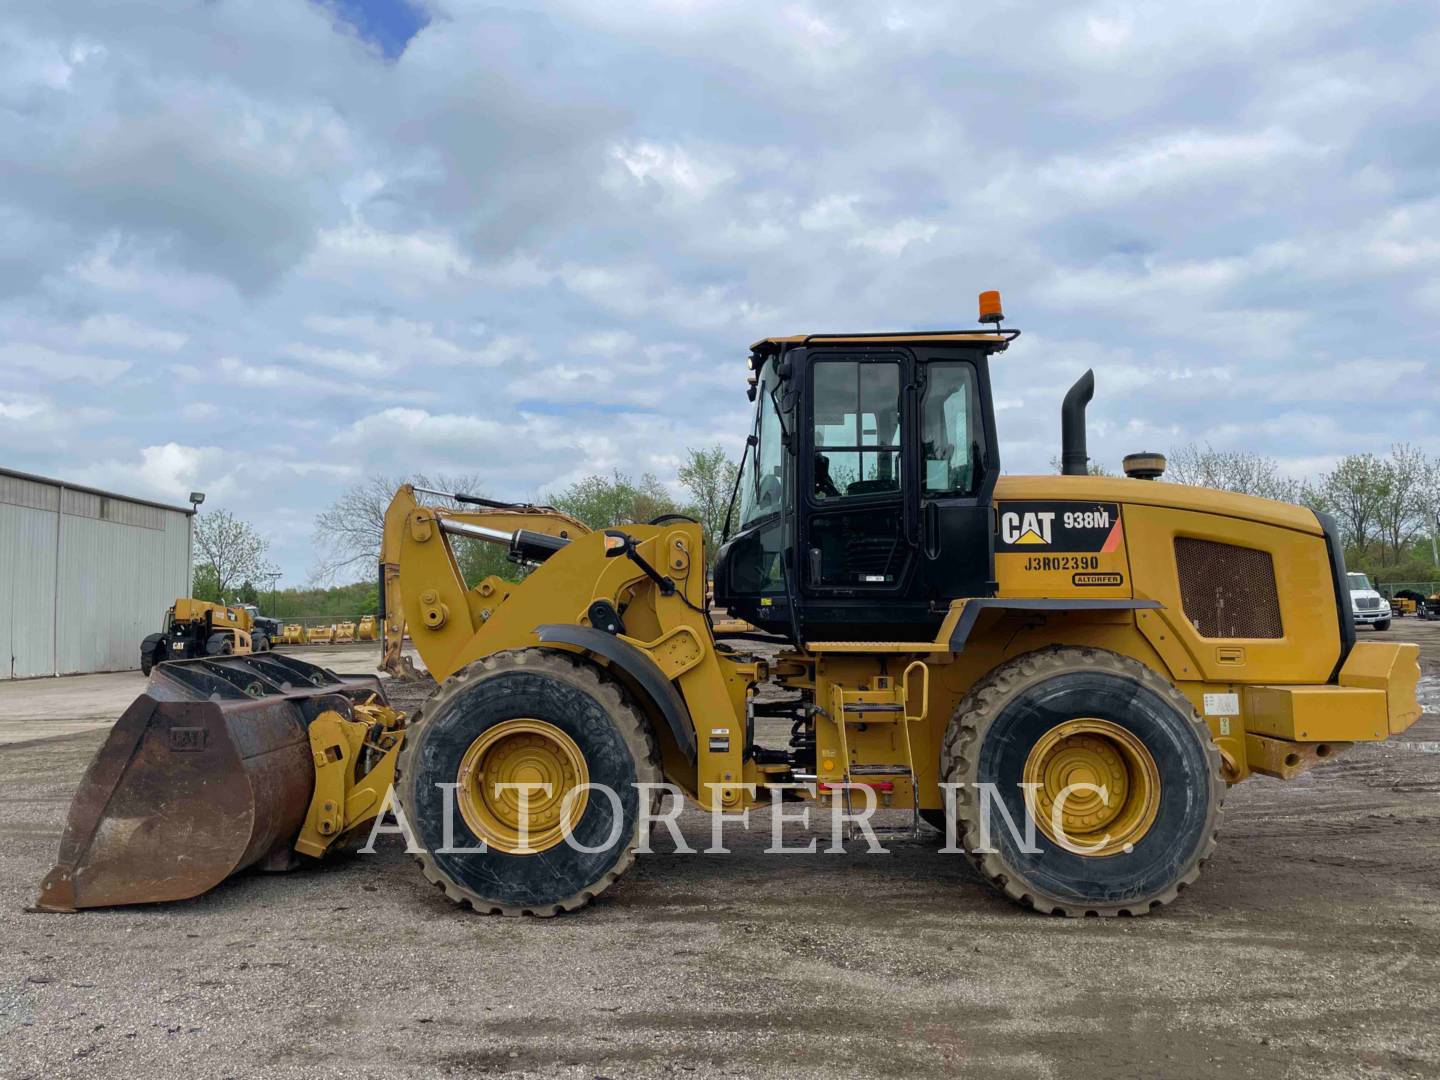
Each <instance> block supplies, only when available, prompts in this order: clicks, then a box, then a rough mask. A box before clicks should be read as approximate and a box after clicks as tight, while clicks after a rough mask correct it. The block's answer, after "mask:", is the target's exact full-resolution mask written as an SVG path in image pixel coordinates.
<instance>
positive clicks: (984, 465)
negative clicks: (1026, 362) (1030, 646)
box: [915, 351, 1000, 606]
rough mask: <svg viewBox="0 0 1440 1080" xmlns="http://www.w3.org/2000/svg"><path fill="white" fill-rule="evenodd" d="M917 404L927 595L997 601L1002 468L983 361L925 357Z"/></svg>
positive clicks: (951, 355)
mask: <svg viewBox="0 0 1440 1080" xmlns="http://www.w3.org/2000/svg"><path fill="white" fill-rule="evenodd" d="M916 399H917V401H918V409H917V412H918V415H917V417H916V434H917V438H916V439H915V446H916V451H917V454H916V459H917V460H916V462H915V471H916V473H917V476H918V484H917V487H918V488H919V496H920V498H919V503H920V577H921V579H922V581H923V590H924V592H925V594H926V596H927V598H928V599H929V600H930V601H931V603H932V606H941V605H947V604H948V603H949V601H951V600H954V599H957V598H960V597H970V596H993V595H994V593H995V589H996V584H995V581H994V576H995V571H994V565H995V555H994V544H995V535H994V529H993V527H992V516H993V515H992V509H991V499H992V496H993V495H994V491H995V481H996V479H997V478H998V477H999V473H1000V462H999V459H998V456H997V455H996V453H995V451H994V449H993V448H994V446H995V425H994V416H993V412H992V409H991V407H990V382H989V372H988V367H987V365H986V364H985V362H984V359H983V357H967V356H966V355H965V354H964V353H963V352H956V351H931V352H924V351H922V352H921V354H920V356H919V363H918V364H917V367H916Z"/></svg>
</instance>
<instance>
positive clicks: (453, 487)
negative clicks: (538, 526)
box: [311, 473, 523, 588]
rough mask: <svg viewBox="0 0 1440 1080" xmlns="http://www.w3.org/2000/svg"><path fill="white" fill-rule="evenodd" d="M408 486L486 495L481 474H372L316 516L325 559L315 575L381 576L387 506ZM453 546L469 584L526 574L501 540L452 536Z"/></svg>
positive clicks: (448, 504) (437, 498)
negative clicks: (377, 570)
mask: <svg viewBox="0 0 1440 1080" xmlns="http://www.w3.org/2000/svg"><path fill="white" fill-rule="evenodd" d="M402 484H412V485H414V486H415V487H417V488H430V489H432V490H435V491H449V492H454V493H456V494H459V495H483V494H484V488H483V487H482V485H481V483H480V478H479V477H478V476H473V475H471V476H463V475H462V476H445V475H437V476H435V477H433V478H432V477H429V476H426V475H425V474H424V473H416V474H415V475H414V476H409V477H403V476H367V477H366V478H365V479H363V480H361V481H360V482H359V483H358V484H355V485H353V486H352V487H349V488H347V489H346V490H345V491H343V492H342V493H341V494H340V497H339V498H337V499H336V500H335V501H334V502H333V503H331V504H330V506H329V507H327V508H326V509H325V510H322V511H321V512H320V513H319V514H317V515H316V516H315V532H314V541H315V547H316V550H317V551H318V552H319V553H320V558H319V562H318V563H317V565H316V566H315V568H314V570H313V571H312V573H311V577H312V579H313V580H314V581H316V582H319V583H328V582H331V581H333V580H334V579H335V578H337V577H340V578H344V577H351V576H354V577H361V576H362V575H363V576H368V577H374V576H375V566H376V564H377V563H378V562H379V560H380V541H381V539H382V538H383V536H384V532H385V510H386V508H387V507H388V506H389V505H390V499H391V498H392V497H393V496H394V494H395V492H396V490H397V489H398V488H399V487H400V485H402ZM422 499H423V500H424V501H425V502H426V503H427V504H428V505H431V506H440V507H445V508H447V509H450V510H462V509H473V507H466V506H464V505H463V504H461V503H458V502H456V501H455V500H454V499H447V498H445V497H444V496H441V495H424V496H422ZM451 548H452V550H454V552H455V561H456V562H458V563H459V564H460V570H461V573H462V574H463V575H464V577H465V581H466V583H467V584H470V585H474V584H475V583H476V582H478V581H480V580H481V579H482V578H485V577H488V576H489V575H491V574H497V575H499V576H500V577H505V578H509V579H510V580H512V581H514V580H518V579H519V578H520V577H521V576H522V574H523V571H522V568H520V567H518V566H516V565H515V564H514V563H512V562H510V561H509V560H508V559H507V558H506V557H505V550H504V548H502V547H501V546H500V545H498V544H491V543H487V542H485V541H484V540H466V539H464V538H462V537H452V538H451ZM362 580H363V577H362ZM377 588H378V586H377Z"/></svg>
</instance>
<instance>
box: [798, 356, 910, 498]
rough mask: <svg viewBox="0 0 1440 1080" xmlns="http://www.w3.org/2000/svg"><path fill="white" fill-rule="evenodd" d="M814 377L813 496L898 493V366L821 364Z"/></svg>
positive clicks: (852, 362)
mask: <svg viewBox="0 0 1440 1080" xmlns="http://www.w3.org/2000/svg"><path fill="white" fill-rule="evenodd" d="M812 371H813V373H814V375H813V377H814V390H813V402H814V415H815V432H814V434H815V461H814V469H813V473H814V477H815V482H814V491H813V494H814V497H815V498H816V499H818V500H822V501H824V500H831V499H843V498H847V497H851V496H856V495H875V494H885V493H887V492H898V491H899V490H900V366H899V364H896V363H893V362H888V361H885V362H863V363H862V362H858V361H853V360H826V361H822V362H820V363H817V364H816V365H815V366H814V367H813V368H812Z"/></svg>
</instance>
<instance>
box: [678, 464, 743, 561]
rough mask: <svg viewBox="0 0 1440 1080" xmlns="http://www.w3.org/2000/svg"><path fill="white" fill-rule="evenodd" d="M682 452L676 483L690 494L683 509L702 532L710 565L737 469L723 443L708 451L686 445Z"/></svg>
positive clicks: (723, 524)
mask: <svg viewBox="0 0 1440 1080" xmlns="http://www.w3.org/2000/svg"><path fill="white" fill-rule="evenodd" d="M685 455H686V461H685V464H684V465H681V466H680V483H682V484H684V485H685V490H686V491H688V492H689V493H690V505H689V506H688V507H687V508H686V509H687V510H689V511H690V512H691V513H692V514H693V516H694V517H695V518H697V519H698V520H699V522H700V527H701V529H702V530H703V531H704V534H705V557H706V561H707V563H710V564H712V565H713V563H714V559H715V549H716V548H717V547H718V546H719V544H720V533H721V532H722V531H723V530H724V528H725V512H726V511H727V510H728V509H729V508H730V495H731V492H733V491H734V490H735V476H736V473H737V472H738V471H739V468H738V466H737V465H736V464H735V462H733V461H731V460H730V455H729V454H727V453H726V452H725V448H724V447H723V446H712V447H711V448H710V449H708V450H704V449H699V450H697V449H696V448H694V447H690V448H689V449H687V450H686V451H685Z"/></svg>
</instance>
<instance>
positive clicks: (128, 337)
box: [77, 313, 189, 352]
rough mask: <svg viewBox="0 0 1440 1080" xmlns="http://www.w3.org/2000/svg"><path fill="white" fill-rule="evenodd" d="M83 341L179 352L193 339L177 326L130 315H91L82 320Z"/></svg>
mask: <svg viewBox="0 0 1440 1080" xmlns="http://www.w3.org/2000/svg"><path fill="white" fill-rule="evenodd" d="M77 337H78V340H79V341H80V344H82V345H115V346H119V347H121V348H126V349H137V350H142V349H143V350H158V351H160V352H175V351H177V350H179V349H181V348H183V347H184V346H185V343H186V342H187V341H188V340H189V338H188V337H186V335H184V334H181V333H178V332H176V331H174V330H162V329H159V328H157V327H153V326H146V325H145V324H144V323H140V322H137V321H136V320H134V319H132V318H130V317H129V316H128V315H118V314H114V313H111V314H106V315H91V316H90V317H89V318H87V319H86V320H85V321H84V322H83V323H81V324H80V331H79V333H78V335H77Z"/></svg>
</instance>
